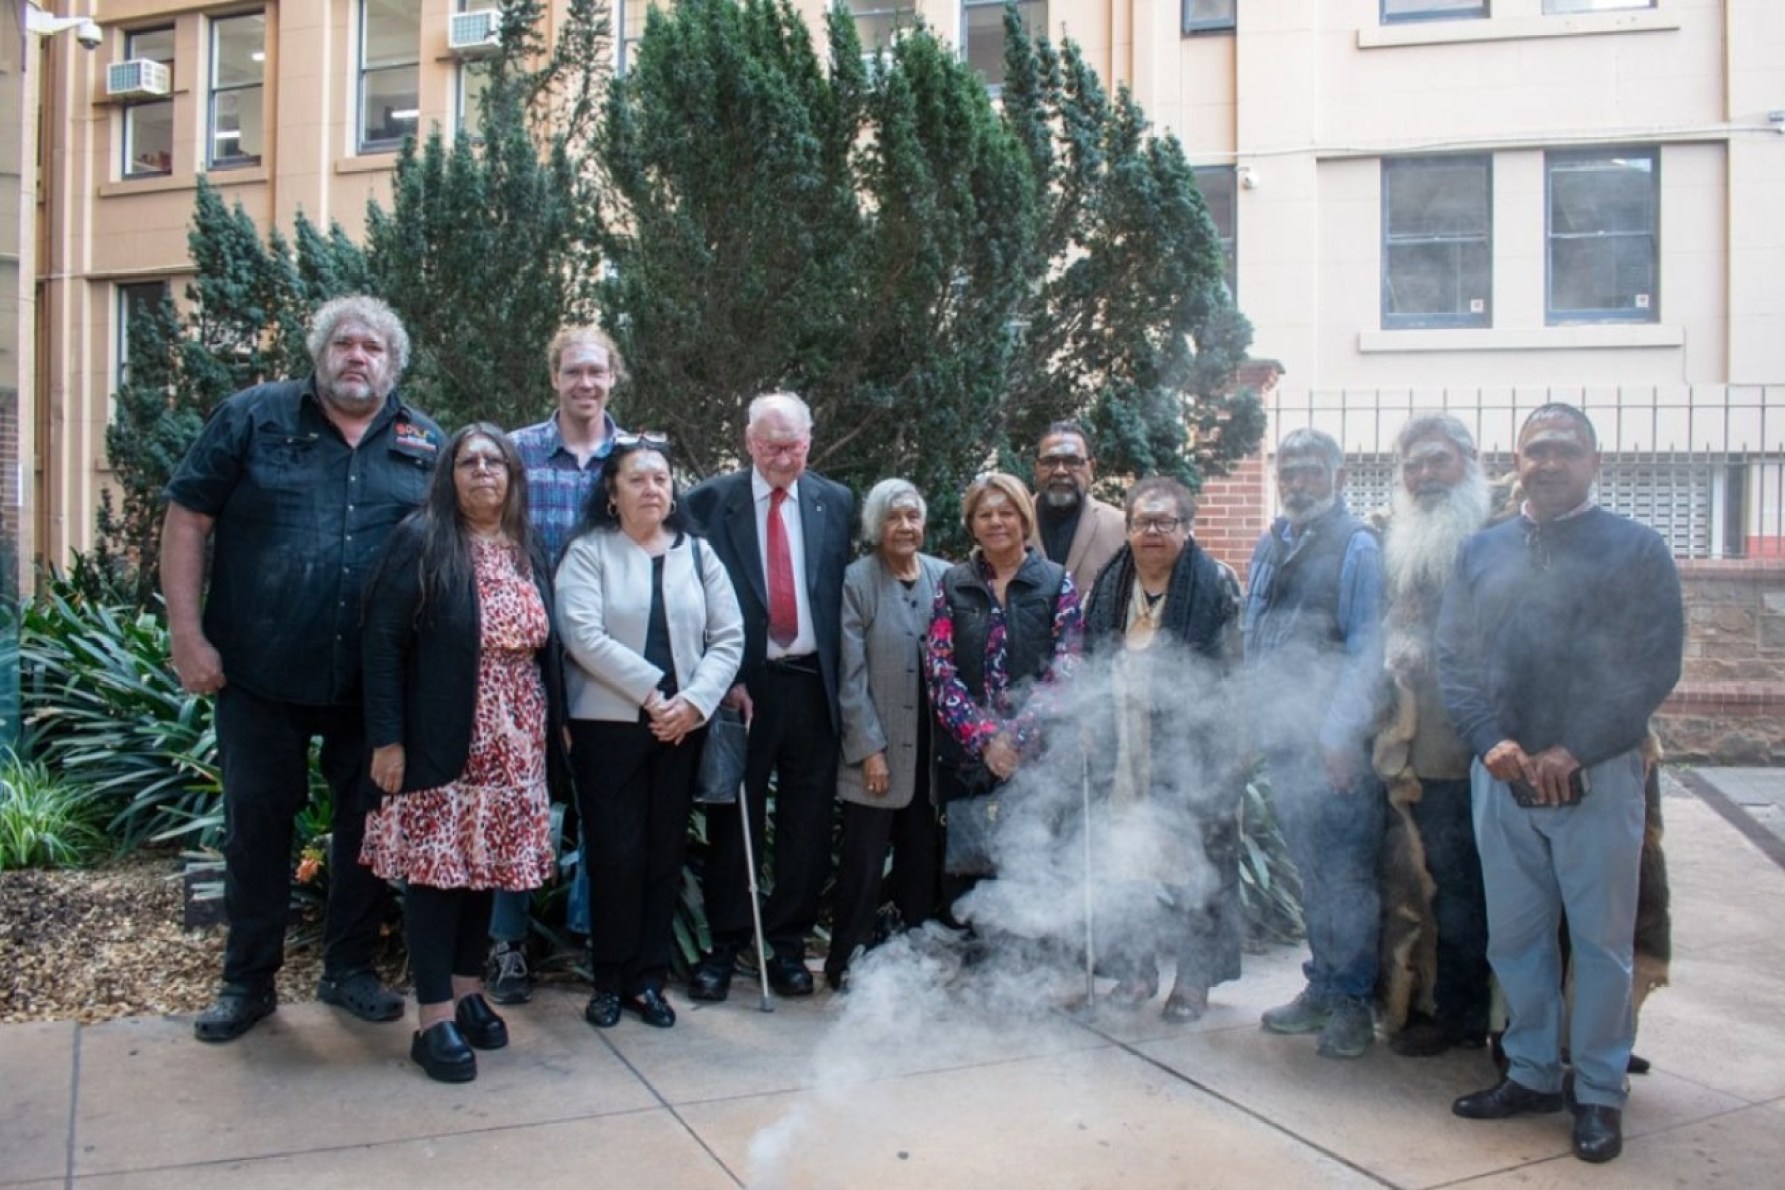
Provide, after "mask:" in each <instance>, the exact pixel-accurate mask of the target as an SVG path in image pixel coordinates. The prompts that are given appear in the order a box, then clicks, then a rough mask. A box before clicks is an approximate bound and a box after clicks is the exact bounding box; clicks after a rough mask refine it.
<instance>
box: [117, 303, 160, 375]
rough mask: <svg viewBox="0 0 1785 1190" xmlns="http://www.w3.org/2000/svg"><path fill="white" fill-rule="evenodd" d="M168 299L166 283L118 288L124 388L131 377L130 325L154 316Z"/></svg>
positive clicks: (120, 367) (119, 339)
mask: <svg viewBox="0 0 1785 1190" xmlns="http://www.w3.org/2000/svg"><path fill="white" fill-rule="evenodd" d="M165 297H167V282H166V281H138V282H133V283H131V284H129V285H120V286H118V376H117V387H119V388H123V387H124V383H125V381H126V380H127V379H128V378H129V375H130V324H131V322H132V320H134V319H135V318H137V317H139V316H143V315H147V314H153V313H154V311H155V309H156V308H157V307H158V306H160V305H161V302H162V299H163V298H165Z"/></svg>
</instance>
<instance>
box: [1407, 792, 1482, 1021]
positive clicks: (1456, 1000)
mask: <svg viewBox="0 0 1785 1190" xmlns="http://www.w3.org/2000/svg"><path fill="white" fill-rule="evenodd" d="M1419 784H1420V797H1419V800H1418V801H1417V802H1414V803H1413V821H1414V824H1415V825H1416V826H1418V827H1419V837H1420V842H1421V843H1422V844H1423V845H1424V847H1425V853H1426V871H1428V872H1430V873H1431V875H1432V883H1433V884H1434V885H1435V886H1436V890H1435V892H1434V893H1433V895H1432V916H1433V917H1435V918H1437V921H1438V978H1437V982H1436V983H1435V984H1434V985H1433V987H1432V996H1433V998H1434V999H1435V1000H1437V1002H1438V1021H1439V1023H1441V1024H1443V1025H1445V1026H1447V1027H1449V1028H1452V1029H1455V1030H1456V1031H1457V1032H1459V1033H1465V1034H1470V1035H1473V1036H1477V1037H1479V1036H1482V1035H1484V1034H1486V1033H1487V1028H1488V1013H1489V1009H1490V1008H1491V1007H1492V997H1493V992H1492V990H1491V985H1490V984H1489V983H1488V976H1489V975H1490V974H1492V969H1491V968H1490V967H1489V966H1488V957H1487V944H1488V924H1487V893H1486V891H1485V890H1484V889H1483V888H1482V882H1481V854H1480V852H1479V851H1478V850H1477V849H1476V846H1475V822H1474V819H1473V818H1472V817H1471V811H1470V802H1469V797H1470V792H1469V779H1468V778H1467V777H1464V778H1461V779H1459V780H1453V781H1444V780H1439V779H1436V778H1431V777H1422V778H1421V779H1420V782H1419Z"/></svg>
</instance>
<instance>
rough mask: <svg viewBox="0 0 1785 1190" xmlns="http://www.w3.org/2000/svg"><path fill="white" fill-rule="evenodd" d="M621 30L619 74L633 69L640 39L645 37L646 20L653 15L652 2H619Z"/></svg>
mask: <svg viewBox="0 0 1785 1190" xmlns="http://www.w3.org/2000/svg"><path fill="white" fill-rule="evenodd" d="M619 13H620V16H619V19H618V21H617V22H616V23H617V24H618V26H619V29H620V47H619V55H620V61H619V65H618V69H619V72H620V73H621V74H625V73H626V71H628V70H630V69H631V68H632V56H633V54H635V53H637V52H638V39H639V38H641V37H643V36H644V35H645V20H646V18H648V17H649V16H650V15H651V0H619Z"/></svg>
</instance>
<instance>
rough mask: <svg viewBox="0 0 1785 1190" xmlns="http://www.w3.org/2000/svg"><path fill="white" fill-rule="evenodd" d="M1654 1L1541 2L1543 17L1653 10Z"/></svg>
mask: <svg viewBox="0 0 1785 1190" xmlns="http://www.w3.org/2000/svg"><path fill="white" fill-rule="evenodd" d="M1653 7H1655V0H1543V12H1544V15H1545V16H1561V15H1563V14H1565V13H1575V12H1610V11H1612V10H1614V9H1619V8H1653Z"/></svg>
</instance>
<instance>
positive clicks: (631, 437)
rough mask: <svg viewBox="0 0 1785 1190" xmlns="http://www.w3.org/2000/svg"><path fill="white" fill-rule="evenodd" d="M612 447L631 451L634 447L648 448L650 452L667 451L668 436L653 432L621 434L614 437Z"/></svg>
mask: <svg viewBox="0 0 1785 1190" xmlns="http://www.w3.org/2000/svg"><path fill="white" fill-rule="evenodd" d="M614 445H615V446H623V447H625V448H626V449H627V450H631V449H632V448H633V447H635V446H648V447H650V448H651V449H652V450H668V449H669V435H668V434H659V433H657V432H656V431H655V430H644V431H641V432H640V433H637V434H628V433H625V432H621V433H618V434H615V435H614Z"/></svg>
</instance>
